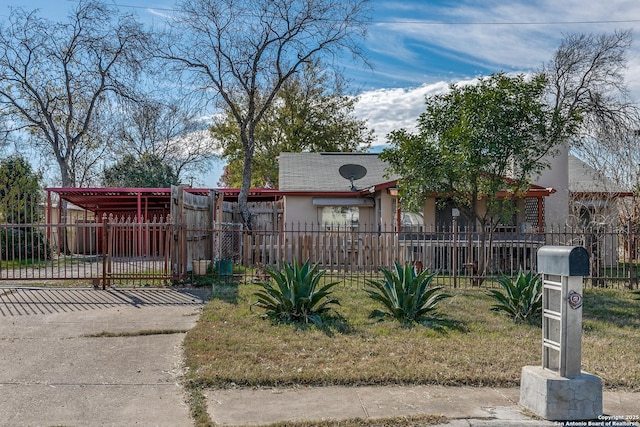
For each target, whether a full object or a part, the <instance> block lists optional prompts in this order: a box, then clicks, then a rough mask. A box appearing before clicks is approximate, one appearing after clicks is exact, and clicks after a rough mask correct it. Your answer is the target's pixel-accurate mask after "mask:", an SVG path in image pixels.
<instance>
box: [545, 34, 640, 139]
mask: <svg viewBox="0 0 640 427" xmlns="http://www.w3.org/2000/svg"><path fill="white" fill-rule="evenodd" d="M631 41H632V38H631V31H616V32H614V33H611V34H571V35H568V36H567V37H566V38H565V39H564V40H563V41H562V43H561V44H560V46H559V47H558V49H557V50H556V52H555V55H554V57H553V59H552V60H551V61H550V62H549V63H548V64H546V66H545V67H544V73H545V74H546V75H547V79H548V81H549V86H548V87H549V102H550V104H551V105H552V106H553V107H554V112H555V114H554V122H553V128H552V133H551V135H550V136H551V137H552V138H554V139H555V140H556V141H558V142H562V141H563V140H564V139H565V137H566V136H567V135H573V138H572V148H574V149H578V150H579V149H580V148H581V144H582V142H583V141H585V140H587V139H589V138H602V137H603V136H608V137H609V138H619V137H622V136H624V135H626V134H628V133H629V130H630V129H632V128H633V127H634V126H635V125H637V119H638V107H637V105H636V104H634V103H633V102H632V100H631V99H630V98H629V93H628V89H627V87H626V85H625V80H624V70H625V68H626V64H627V51H628V49H629V47H630V46H631ZM572 117H578V118H579V119H580V120H578V121H575V120H569V119H570V118H572ZM574 126H575V127H576V128H575V129H568V128H567V127H574Z"/></svg>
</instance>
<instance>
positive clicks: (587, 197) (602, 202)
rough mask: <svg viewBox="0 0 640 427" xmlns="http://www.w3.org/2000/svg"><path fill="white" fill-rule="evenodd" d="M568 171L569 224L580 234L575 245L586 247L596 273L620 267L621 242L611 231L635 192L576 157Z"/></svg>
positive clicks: (571, 159)
mask: <svg viewBox="0 0 640 427" xmlns="http://www.w3.org/2000/svg"><path fill="white" fill-rule="evenodd" d="M567 169H568V171H569V173H568V177H569V183H568V188H569V197H568V199H569V216H568V222H567V223H568V225H569V226H571V227H572V228H573V229H575V230H577V231H578V232H579V233H578V234H577V239H576V241H574V242H572V243H573V244H576V245H580V246H584V247H585V248H586V249H587V250H588V251H589V254H590V259H591V268H592V270H594V271H598V268H607V267H611V266H615V265H617V264H618V261H619V257H618V254H619V253H621V251H620V250H619V249H620V244H621V242H620V241H619V239H618V238H617V236H616V235H615V234H613V233H611V231H612V230H614V229H615V228H616V226H617V225H618V220H619V217H620V215H621V207H622V204H623V203H624V200H625V199H626V198H630V197H632V196H633V192H631V191H628V190H626V189H624V188H622V187H621V186H619V185H617V184H616V183H615V182H613V181H612V180H610V179H609V178H607V177H606V176H604V175H603V174H602V173H600V172H598V171H597V170H596V169H594V168H592V167H591V166H589V165H587V164H586V163H585V162H583V161H582V160H580V159H579V158H577V157H575V156H572V155H569V156H568V168H567ZM623 246H624V245H623Z"/></svg>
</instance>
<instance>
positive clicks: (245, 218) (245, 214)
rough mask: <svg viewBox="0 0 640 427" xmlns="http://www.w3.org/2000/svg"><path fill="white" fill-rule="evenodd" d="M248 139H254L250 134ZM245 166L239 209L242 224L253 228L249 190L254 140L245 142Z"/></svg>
mask: <svg viewBox="0 0 640 427" xmlns="http://www.w3.org/2000/svg"><path fill="white" fill-rule="evenodd" d="M243 139H244V138H243ZM247 139H249V140H252V139H253V138H252V137H251V136H249V137H248V138H247ZM244 146H245V149H244V166H243V169H242V185H241V186H240V193H239V194H238V210H239V211H240V216H241V217H242V224H243V225H244V227H245V229H247V230H251V229H252V224H251V212H250V211H249V203H248V200H249V190H250V189H251V165H252V161H253V144H252V141H248V142H246V143H244Z"/></svg>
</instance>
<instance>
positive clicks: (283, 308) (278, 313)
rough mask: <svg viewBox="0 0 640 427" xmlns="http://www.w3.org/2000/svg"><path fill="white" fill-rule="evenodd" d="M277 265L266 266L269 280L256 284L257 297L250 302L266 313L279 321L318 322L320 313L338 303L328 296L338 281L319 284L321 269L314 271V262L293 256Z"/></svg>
mask: <svg viewBox="0 0 640 427" xmlns="http://www.w3.org/2000/svg"><path fill="white" fill-rule="evenodd" d="M281 265H282V269H281V270H278V269H276V268H274V267H267V268H266V273H267V274H268V275H269V276H270V278H271V280H269V281H267V282H264V283H260V286H261V287H262V289H261V290H259V291H258V292H256V293H255V294H254V295H255V296H256V297H257V298H258V300H257V301H256V302H255V303H253V304H252V305H255V306H257V307H261V308H264V309H265V310H267V315H268V316H270V317H273V318H277V319H279V320H284V321H287V322H301V323H309V322H312V323H313V324H316V325H320V324H322V314H324V313H326V312H327V311H328V310H330V309H331V308H332V307H331V305H333V304H335V305H340V302H339V301H338V300H337V299H335V298H329V296H330V295H331V288H333V287H334V286H335V285H337V284H338V283H339V282H331V283H327V284H325V285H322V286H321V285H320V280H321V279H322V276H324V274H325V271H324V270H318V265H317V264H316V265H313V266H310V265H309V260H307V261H306V262H305V263H304V264H303V265H300V264H299V263H298V261H297V260H296V259H294V260H293V262H292V263H291V264H288V263H286V262H282V264H281Z"/></svg>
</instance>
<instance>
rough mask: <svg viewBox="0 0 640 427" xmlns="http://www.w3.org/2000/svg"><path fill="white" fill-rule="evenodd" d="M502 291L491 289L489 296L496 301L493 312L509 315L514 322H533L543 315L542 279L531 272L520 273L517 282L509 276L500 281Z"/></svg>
mask: <svg viewBox="0 0 640 427" xmlns="http://www.w3.org/2000/svg"><path fill="white" fill-rule="evenodd" d="M498 283H500V286H502V290H499V289H491V290H489V295H490V296H491V297H492V298H493V299H494V300H495V302H496V303H495V305H493V306H492V308H491V310H493V311H503V312H505V313H507V314H508V315H509V316H510V317H511V318H512V319H513V321H514V322H525V321H531V320H532V319H534V318H537V317H538V316H540V314H541V313H542V279H541V278H540V276H539V275H537V274H534V273H533V272H531V271H529V272H528V273H526V274H525V273H524V272H522V271H520V272H519V273H518V276H517V277H516V278H515V280H511V279H510V278H509V277H507V276H502V277H501V278H499V279H498Z"/></svg>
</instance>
